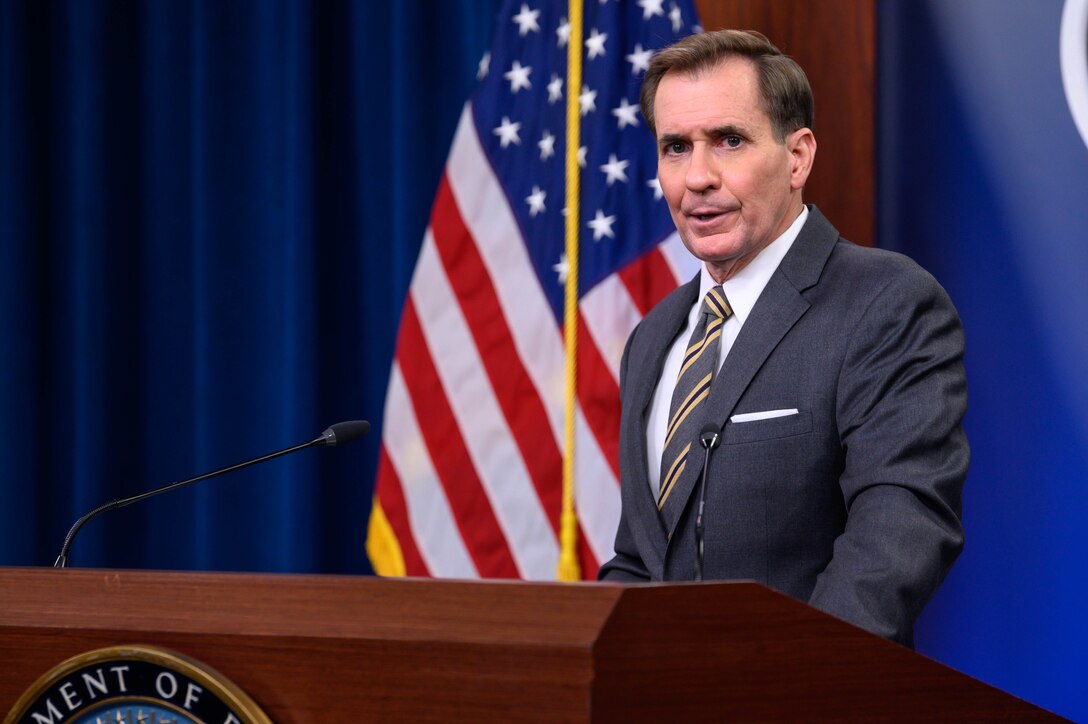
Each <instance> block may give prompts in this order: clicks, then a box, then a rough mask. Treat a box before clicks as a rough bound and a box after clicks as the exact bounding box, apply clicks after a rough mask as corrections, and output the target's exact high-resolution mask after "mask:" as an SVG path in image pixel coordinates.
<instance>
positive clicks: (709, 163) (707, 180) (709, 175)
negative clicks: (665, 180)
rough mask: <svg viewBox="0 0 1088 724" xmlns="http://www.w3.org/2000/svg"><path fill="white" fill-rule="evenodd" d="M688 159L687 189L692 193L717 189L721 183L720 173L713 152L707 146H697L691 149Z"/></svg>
mask: <svg viewBox="0 0 1088 724" xmlns="http://www.w3.org/2000/svg"><path fill="white" fill-rule="evenodd" d="M690 158H691V161H690V163H689V164H688V172H687V176H686V177H685V181H686V183H687V187H688V188H689V189H691V190H692V191H703V190H705V189H709V188H717V187H718V184H719V182H720V181H721V173H720V171H719V169H718V163H717V159H715V158H714V153H713V151H712V150H711V149H710V148H708V147H707V146H705V145H702V144H699V145H697V146H695V147H694V148H692V150H691V156H690Z"/></svg>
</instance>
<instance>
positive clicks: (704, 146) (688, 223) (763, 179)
mask: <svg viewBox="0 0 1088 724" xmlns="http://www.w3.org/2000/svg"><path fill="white" fill-rule="evenodd" d="M654 115H655V119H656V123H657V151H658V162H657V175H658V180H659V181H660V182H661V190H662V191H663V192H664V194H665V200H666V201H667V202H668V204H669V211H670V213H672V219H673V222H674V223H675V224H676V228H677V230H678V231H679V232H680V238H681V239H683V241H684V245H685V246H687V248H688V250H689V251H690V252H691V253H692V254H694V255H695V256H696V257H697V258H699V259H701V260H703V261H704V262H706V263H707V268H708V269H709V270H710V273H711V275H712V276H713V277H714V278H715V280H717V281H718V282H722V281H725V279H728V278H729V277H731V276H732V275H734V274H735V273H736V272H738V271H740V269H742V268H743V267H744V266H745V265H746V264H747V263H748V262H749V261H751V260H752V259H753V258H755V256H756V254H758V253H759V252H760V251H761V250H762V249H764V248H765V247H766V246H767V245H768V244H770V243H771V242H772V241H774V240H775V239H776V238H778V236H779V235H781V234H782V233H783V232H784V231H785V230H786V229H787V228H789V226H790V224H792V223H793V221H794V219H796V218H797V215H798V214H799V213H800V212H801V189H802V188H803V187H804V185H805V180H806V179H807V178H808V173H809V170H810V169H811V167H812V158H813V156H814V155H815V151H816V141H815V139H814V138H813V136H812V132H811V131H810V130H809V129H807V128H806V129H801V130H798V131H794V132H793V133H791V134H789V136H787V137H786V140H785V142H782V141H780V140H779V139H778V137H777V135H776V134H775V132H774V128H773V127H772V125H771V120H770V118H769V117H768V116H767V114H766V113H764V111H763V109H762V108H761V106H760V101H759V79H758V77H757V75H756V69H755V66H754V65H753V64H752V63H751V62H750V61H748V60H747V59H745V58H728V59H726V60H725V61H723V62H722V63H721V64H719V65H718V66H717V67H715V68H713V69H711V70H706V71H703V72H701V73H699V74H698V75H696V76H691V75H684V74H678V73H671V72H670V73H667V74H666V75H665V77H664V78H662V79H661V83H660V85H658V88H657V95H656V96H655V99H654Z"/></svg>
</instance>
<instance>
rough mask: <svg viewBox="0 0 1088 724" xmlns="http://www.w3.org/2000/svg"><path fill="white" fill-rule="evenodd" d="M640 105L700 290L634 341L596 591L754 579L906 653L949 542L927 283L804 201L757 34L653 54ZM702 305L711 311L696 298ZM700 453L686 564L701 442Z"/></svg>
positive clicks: (683, 291)
mask: <svg viewBox="0 0 1088 724" xmlns="http://www.w3.org/2000/svg"><path fill="white" fill-rule="evenodd" d="M642 112H643V115H644V116H645V117H646V120H647V123H648V125H649V127H650V129H651V131H652V132H653V133H654V136H655V139H656V141H657V148H658V179H659V181H660V183H661V188H662V191H663V192H664V194H665V198H666V200H667V201H668V205H669V210H670V212H671V213H672V217H673V221H674V222H675V224H676V228H677V230H678V231H679V233H680V236H681V238H682V239H683V241H684V244H685V245H686V246H687V248H688V250H689V251H690V252H691V253H692V254H693V255H695V256H696V257H697V258H699V259H700V260H702V261H703V262H704V264H703V268H702V270H701V272H700V274H699V276H697V277H696V278H694V279H693V280H692V281H691V282H689V283H688V284H685V285H684V286H682V287H680V288H679V289H677V290H676V291H675V292H674V293H673V294H671V295H670V296H668V297H667V298H666V299H665V300H663V301H662V302H661V303H660V304H659V305H658V306H657V307H655V308H654V309H653V310H652V311H651V312H650V313H649V314H648V315H647V316H646V318H645V319H643V321H642V322H641V323H640V324H639V326H638V327H637V328H636V329H635V330H634V332H633V333H632V334H631V337H630V339H629V340H628V343H627V348H626V350H625V352H624V357H623V363H622V367H621V383H620V386H621V395H622V403H623V414H622V420H621V432H620V457H621V460H620V470H621V478H622V498H623V511H622V515H621V518H620V524H619V530H618V532H617V535H616V555H615V557H614V558H613V559H612V560H611V561H609V562H608V563H606V564H605V565H604V566H603V567H602V568H601V572H600V578H601V579H603V580H609V581H646V580H691V579H693V578H694V577H695V575H696V567H697V565H703V566H705V570H704V577H705V578H706V579H754V580H756V581H759V582H761V583H764V584H766V585H768V586H770V587H772V588H775V589H778V590H780V591H783V592H785V593H787V594H789V595H791V596H793V597H795V598H798V599H800V600H802V601H807V602H808V603H810V604H811V605H813V606H815V607H817V608H820V609H822V610H824V611H826V612H828V613H831V614H833V615H835V616H838V617H839V618H842V619H844V620H846V621H849V622H851V623H854V624H856V625H858V626H861V627H863V628H865V629H868V630H870V631H872V632H874V633H876V634H879V635H881V636H885V637H888V638H890V639H893V640H896V641H899V642H902V643H904V644H907V645H910V644H911V643H912V629H913V624H914V621H915V619H916V618H917V616H918V614H919V613H920V612H921V610H922V607H923V606H924V605H925V603H926V601H927V600H928V599H929V598H930V596H931V595H932V594H933V592H934V591H935V590H936V588H937V586H938V585H939V584H940V583H941V581H942V580H943V579H944V576H945V574H946V573H947V572H948V570H949V568H950V567H951V565H952V563H953V561H954V560H955V558H956V556H957V555H958V554H959V551H960V549H961V548H962V546H963V529H962V526H961V524H960V497H961V491H962V487H963V482H964V478H965V476H966V473H967V465H968V458H969V453H968V447H967V441H966V438H965V437H964V434H963V430H962V427H961V421H962V419H963V415H964V412H965V409H966V394H967V392H966V383H965V380H964V371H963V365H962V358H963V349H964V341H963V334H962V329H961V326H960V322H959V318H958V317H957V315H956V311H955V309H954V308H953V306H952V304H951V302H950V301H949V299H948V297H947V295H946V294H945V293H944V291H943V290H942V289H941V287H940V286H939V285H938V284H937V283H936V281H934V279H933V278H932V277H931V276H930V275H928V274H927V273H926V272H924V271H923V270H922V269H921V268H919V267H918V266H917V265H916V264H914V263H913V262H911V261H910V260H908V259H906V258H905V257H903V256H900V255H897V254H893V253H890V252H886V251H881V250H877V249H868V248H863V247H858V246H855V245H853V244H851V243H850V242H848V241H846V240H844V239H842V238H841V237H840V236H839V234H838V232H837V231H836V230H835V229H834V227H832V226H831V224H830V223H829V222H828V221H827V219H825V218H824V217H823V215H822V214H821V213H820V212H819V210H817V209H816V208H815V207H812V206H809V207H806V206H805V205H804V204H803V203H802V201H801V191H802V189H803V188H804V185H805V181H806V180H807V178H808V175H809V172H810V171H811V170H812V164H813V160H814V158H815V153H816V141H815V137H814V136H813V132H812V116H813V102H812V92H811V90H810V88H809V84H808V80H807V78H806V77H805V75H804V72H803V71H802V70H801V68H800V67H799V66H797V64H796V63H794V62H793V61H792V60H791V59H789V58H787V57H785V56H784V55H782V53H781V52H780V51H779V50H778V49H777V48H775V47H774V46H773V45H772V44H771V43H770V42H769V41H767V39H766V38H764V37H763V36H762V35H759V34H758V33H750V32H739V31H719V32H715V33H705V34H701V35H695V36H691V37H689V38H686V39H684V40H682V41H680V42H679V43H677V44H676V45H674V46H672V47H670V48H668V49H666V50H664V51H662V52H661V53H659V54H658V55H657V56H655V58H654V60H653V62H652V63H651V67H650V69H649V71H648V72H647V74H646V77H645V80H644V82H643V87H642ZM704 299H705V300H706V301H705V302H704ZM704 431H705V432H706V433H708V438H707V439H708V440H709V439H710V437H712V436H713V433H715V432H717V433H719V434H720V441H721V444H720V447H718V448H717V449H716V450H714V451H713V452H712V454H711V457H710V462H709V468H708V473H707V478H706V485H705V490H704V491H703V495H705V509H704V512H703V525H702V529H703V540H704V549H703V555H702V556H701V558H700V560H699V561H698V562H697V555H696V551H697V546H696V519H697V518H698V517H699V516H698V503H699V495H700V491H699V484H698V483H699V478H700V474H701V472H702V468H703V461H704V455H705V453H704V449H703V446H702V445H701V444H700V435H701V433H703V432H704Z"/></svg>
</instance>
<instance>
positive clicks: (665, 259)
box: [367, 0, 699, 580]
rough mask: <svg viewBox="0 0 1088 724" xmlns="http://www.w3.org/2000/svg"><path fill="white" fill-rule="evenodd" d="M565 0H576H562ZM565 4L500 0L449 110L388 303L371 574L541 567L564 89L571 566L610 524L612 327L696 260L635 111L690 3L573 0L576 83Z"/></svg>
mask: <svg viewBox="0 0 1088 724" xmlns="http://www.w3.org/2000/svg"><path fill="white" fill-rule="evenodd" d="M575 1H577V0H575ZM567 12H568V7H567V5H566V3H561V2H550V1H549V0H514V2H508V3H507V4H506V6H505V8H504V10H503V12H502V14H501V15H500V17H499V19H498V26H497V29H496V32H495V40H494V42H493V45H492V49H491V51H490V52H489V53H488V54H486V55H485V56H484V57H483V59H482V60H481V61H480V65H479V71H478V74H477V78H478V81H479V83H478V85H477V87H476V89H475V91H474V92H473V94H472V96H471V97H470V98H469V100H468V102H467V103H466V104H465V106H464V110H463V111H462V114H461V119H460V122H459V124H458V127H457V131H456V134H455V137H454V140H453V147H452V148H451V150H450V155H449V159H448V161H447V165H446V169H445V173H444V175H443V177H442V180H441V182H440V185H439V189H438V194H437V198H436V199H435V202H434V208H433V210H432V212H431V218H430V225H429V227H428V228H427V231H426V234H425V238H424V242H423V247H422V250H421V251H420V255H419V259H418V262H417V264H416V268H415V273H414V275H413V277H412V283H411V287H410V290H409V294H408V299H407V300H406V302H405V305H404V311H403V316H402V319H401V324H400V331H399V336H398V341H397V351H396V358H395V360H394V362H393V369H392V372H391V374H390V378H389V388H388V393H387V399H386V406H385V417H384V425H383V435H382V449H381V454H380V459H379V464H378V474H377V482H376V489H375V496H374V507H373V510H372V513H371V519H370V528H369V532H368V537H367V548H368V552H369V554H370V558H371V562H372V564H373V565H374V569H375V571H376V572H377V573H379V574H381V575H411V576H438V577H451V578H477V577H484V578H525V579H533V580H554V579H555V578H556V572H557V563H558V559H559V554H560V543H559V530H560V509H561V497H562V482H563V473H562V469H563V459H564V440H565V436H564V419H565V417H564V415H565V409H566V408H565V394H564V389H565V367H564V355H565V346H564V337H563V319H564V314H563V312H564V310H563V299H564V285H565V283H566V273H567V260H566V254H565V241H564V224H565V220H564V214H565V209H564V198H565V181H564V158H565V153H566V105H565V104H566V102H567V99H568V97H569V95H570V94H576V96H577V99H578V103H579V111H580V117H581V131H580V133H581V143H580V145H579V148H578V161H579V165H580V167H581V196H580V206H581V214H580V215H581V217H582V218H581V219H580V222H579V224H578V227H579V229H580V252H579V274H578V276H579V279H578V289H579V304H578V306H579V321H578V344H577V380H578V384H577V406H576V413H575V414H576V416H575V444H574V450H573V451H572V454H573V461H574V506H575V512H576V515H577V520H578V551H577V554H578V560H579V561H580V564H581V572H582V575H583V576H584V577H586V578H592V577H594V575H595V573H596V571H597V569H598V567H599V565H600V564H601V563H602V562H604V561H606V560H608V559H609V558H611V556H612V550H613V548H612V546H613V542H614V538H615V533H616V526H617V523H618V521H619V513H620V495H619V461H618V442H619V365H620V358H621V356H622V353H623V347H624V343H625V341H626V339H627V336H628V334H629V333H630V332H631V330H632V329H633V328H634V326H635V325H636V324H637V323H638V321H639V320H640V319H642V317H643V316H644V315H645V314H646V313H647V312H648V311H649V310H650V308H651V307H653V305H654V304H656V303H657V302H658V301H660V300H661V299H662V298H663V297H664V296H665V295H666V294H668V293H669V292H670V291H672V290H673V289H675V288H676V286H677V285H678V284H679V283H682V282H684V281H687V280H688V279H690V278H691V277H692V276H693V275H694V274H695V273H696V271H697V266H696V264H697V262H695V261H694V259H692V257H690V255H688V253H687V252H686V250H685V249H684V248H683V245H682V243H681V242H680V240H679V238H678V237H677V235H676V233H675V229H674V227H673V225H672V222H671V220H670V218H669V214H668V209H667V207H666V205H665V201H664V199H663V198H662V196H661V189H660V186H659V185H658V184H657V178H656V177H657V161H656V152H655V148H654V143H653V139H652V138H651V136H650V133H649V131H648V130H647V128H646V126H645V122H644V121H643V119H642V118H641V116H640V115H639V113H638V93H639V88H640V85H641V81H642V76H643V73H644V72H645V70H646V66H647V63H648V62H649V60H650V58H651V56H652V54H653V52H654V50H655V49H659V48H661V47H664V46H665V45H668V44H670V43H672V42H674V41H675V40H677V39H679V38H681V37H683V36H685V35H688V34H690V33H692V32H699V28H698V26H697V25H696V23H697V17H696V13H695V9H694V7H693V6H692V4H691V3H690V1H688V2H680V1H679V0H678V1H676V2H666V0H637V2H626V1H624V0H619V1H617V0H588V2H586V4H585V7H584V9H583V28H584V32H583V52H582V68H583V70H582V84H581V87H578V88H569V87H568V85H567V52H568V48H567V46H568V43H570V42H571V24H570V23H569V22H568V20H567Z"/></svg>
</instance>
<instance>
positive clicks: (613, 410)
mask: <svg viewBox="0 0 1088 724" xmlns="http://www.w3.org/2000/svg"><path fill="white" fill-rule="evenodd" d="M578 332H579V334H578V399H579V401H580V402H581V404H582V411H583V412H584V414H585V419H586V422H587V423H588V425H589V428H590V430H592V432H593V436H594V437H595V438H596V440H597V443H598V445H600V448H601V452H602V453H604V457H605V459H606V460H608V462H609V464H610V465H611V467H612V473H613V475H615V479H616V480H619V477H620V463H619V460H620V457H619V446H620V440H619V437H620V411H619V407H618V406H617V405H616V402H615V401H616V400H618V399H619V397H620V387H619V384H618V383H617V382H616V379H615V378H614V377H613V376H612V374H611V373H610V372H609V370H608V368H607V366H606V365H605V362H604V359H603V358H602V357H601V353H600V351H599V350H598V349H597V345H596V344H594V343H593V340H592V338H591V335H590V333H589V330H588V328H587V327H586V324H585V319H584V318H582V319H579V320H578Z"/></svg>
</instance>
